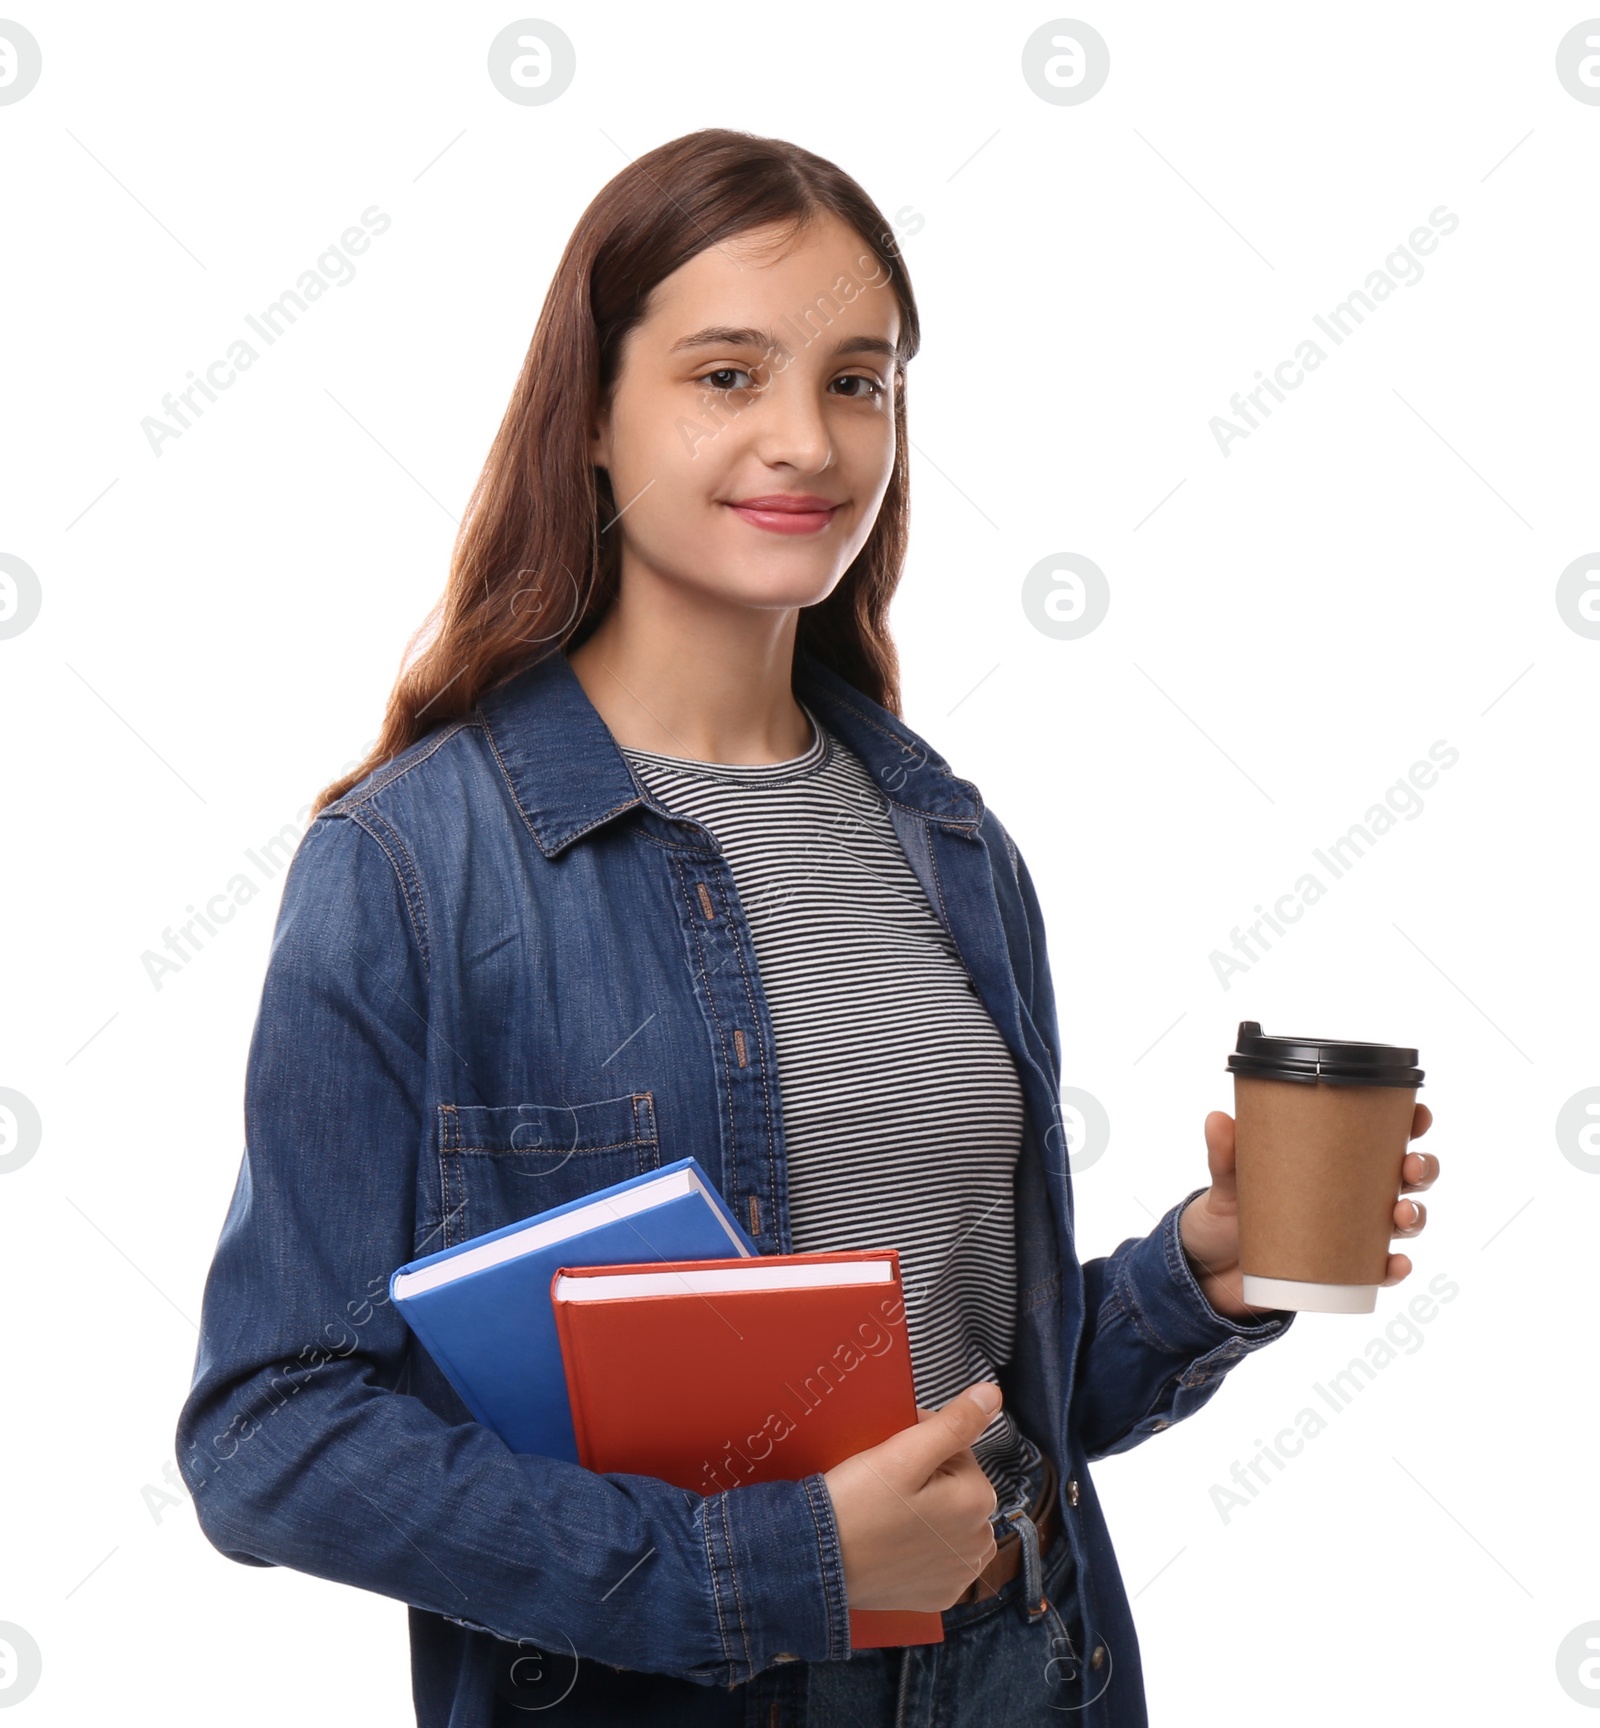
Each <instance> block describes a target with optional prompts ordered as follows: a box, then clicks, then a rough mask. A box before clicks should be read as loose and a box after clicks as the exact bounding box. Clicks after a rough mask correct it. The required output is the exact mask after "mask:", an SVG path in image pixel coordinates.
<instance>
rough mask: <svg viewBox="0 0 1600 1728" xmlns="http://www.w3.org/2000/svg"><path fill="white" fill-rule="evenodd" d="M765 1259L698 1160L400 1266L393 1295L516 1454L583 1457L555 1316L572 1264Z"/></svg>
mask: <svg viewBox="0 0 1600 1728" xmlns="http://www.w3.org/2000/svg"><path fill="white" fill-rule="evenodd" d="M759 1254H760V1250H759V1249H758V1248H757V1247H756V1245H755V1243H754V1242H753V1241H751V1239H750V1237H749V1236H748V1235H746V1233H745V1232H744V1230H742V1229H741V1228H740V1225H739V1220H738V1219H737V1218H735V1217H734V1215H733V1213H732V1211H731V1210H730V1209H729V1207H728V1204H727V1202H726V1201H725V1200H724V1199H723V1198H722V1196H721V1195H720V1194H719V1193H718V1192H717V1190H716V1189H715V1188H714V1187H713V1186H712V1184H711V1182H710V1181H709V1180H708V1179H707V1177H706V1173H705V1171H704V1170H702V1169H701V1168H700V1165H699V1164H698V1163H697V1162H696V1160H695V1159H694V1158H692V1157H691V1158H679V1159H678V1160H677V1161H676V1162H674V1163H671V1164H663V1165H662V1166H661V1168H660V1169H659V1170H648V1171H646V1172H645V1173H644V1174H643V1175H641V1176H630V1177H629V1178H628V1179H627V1180H626V1181H623V1182H613V1183H612V1184H611V1186H610V1187H609V1188H597V1189H596V1190H595V1191H594V1193H592V1194H581V1195H579V1197H578V1198H577V1199H576V1200H568V1201H566V1202H565V1203H564V1204H563V1205H560V1206H552V1207H550V1208H549V1210H548V1211H544V1212H536V1213H535V1214H534V1215H533V1216H532V1217H531V1218H522V1219H519V1220H518V1221H517V1222H516V1223H515V1224H507V1225H504V1226H503V1227H502V1228H500V1229H499V1230H490V1231H488V1232H487V1233H486V1234H484V1235H482V1236H474V1237H472V1238H471V1239H470V1240H469V1241H466V1242H458V1243H457V1244H456V1245H455V1247H453V1248H445V1249H441V1250H440V1252H439V1253H437V1254H428V1255H425V1256H424V1257H423V1258H422V1259H420V1260H412V1261H410V1262H409V1263H408V1264H406V1265H404V1266H402V1267H400V1268H399V1269H398V1271H396V1272H394V1273H393V1274H392V1275H391V1277H390V1279H389V1297H390V1300H391V1301H392V1302H393V1303H394V1305H395V1307H396V1308H397V1309H398V1310H399V1312H400V1315H401V1317H402V1318H403V1319H404V1320H405V1322H406V1324H407V1325H408V1326H409V1327H410V1328H411V1330H412V1331H413V1332H414V1333H415V1334H416V1335H417V1337H418V1338H420V1339H421V1340H422V1343H423V1344H424V1346H425V1347H426V1348H427V1352H428V1354H429V1355H430V1356H431V1357H432V1358H433V1359H434V1361H435V1362H437V1363H438V1365H439V1367H440V1369H441V1371H442V1372H443V1374H444V1376H445V1378H446V1379H447V1380H448V1381H449V1382H450V1384H451V1385H452V1386H454V1387H455V1389H456V1391H457V1392H458V1393H460V1395H461V1401H462V1403H464V1404H465V1405H466V1407H467V1408H468V1409H469V1410H470V1411H471V1412H472V1414H473V1415H474V1416H475V1417H476V1418H477V1419H478V1420H479V1421H480V1422H482V1423H483V1424H484V1425H485V1426H486V1427H489V1428H492V1429H494V1431H495V1433H496V1434H498V1435H499V1436H500V1438H501V1439H502V1440H504V1441H505V1443H506V1444H507V1445H508V1446H509V1447H510V1448H511V1450H512V1451H513V1452H539V1453H543V1454H544V1455H546V1456H547V1457H551V1458H565V1459H567V1460H568V1461H569V1462H570V1463H573V1464H577V1463H579V1462H581V1460H580V1459H579V1457H578V1442H577V1436H576V1435H575V1434H574V1433H573V1429H572V1410H571V1406H570V1405H569V1404H568V1402H567V1379H566V1371H565V1369H564V1367H563V1365H562V1360H561V1343H560V1340H559V1339H558V1337H557V1335H556V1321H555V1312H554V1310H553V1309H552V1308H551V1306H550V1281H551V1279H552V1278H553V1277H554V1276H555V1274H556V1272H557V1271H558V1270H559V1269H560V1268H561V1267H563V1266H609V1265H613V1264H617V1265H621V1264H629V1265H642V1264H645V1263H648V1262H652V1261H656V1260H724V1259H726V1260H733V1259H740V1258H750V1257H753V1256H758V1255H759Z"/></svg>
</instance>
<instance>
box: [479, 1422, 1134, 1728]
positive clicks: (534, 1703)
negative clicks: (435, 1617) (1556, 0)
mask: <svg viewBox="0 0 1600 1728" xmlns="http://www.w3.org/2000/svg"><path fill="white" fill-rule="evenodd" d="M1026 1446H1027V1449H1028V1458H1029V1466H1028V1469H1027V1472H1026V1476H1025V1479H1024V1483H1023V1492H1022V1497H1021V1498H1020V1499H1019V1500H1018V1501H1017V1502H1016V1503H1015V1504H1013V1505H1012V1506H1009V1507H1002V1508H1001V1509H1000V1510H999V1511H998V1512H997V1513H996V1514H995V1520H994V1523H995V1533H996V1535H997V1536H998V1535H1001V1534H1003V1533H1004V1531H1005V1529H1006V1527H1007V1520H1008V1519H1010V1520H1012V1521H1013V1522H1015V1523H1016V1527H1017V1529H1018V1530H1019V1532H1020V1534H1021V1537H1022V1543H1023V1564H1022V1566H1021V1568H1020V1569H1019V1570H1018V1572H1017V1575H1016V1576H1015V1577H1014V1578H1013V1579H1011V1580H1010V1582H1009V1583H1007V1584H1005V1585H1003V1586H1002V1587H1001V1590H1000V1592H999V1594H998V1595H996V1596H992V1597H990V1598H989V1599H988V1600H987V1601H983V1602H963V1603H959V1604H958V1605H957V1606H956V1607H954V1608H947V1609H946V1610H945V1612H944V1616H943V1619H944V1642H943V1643H940V1644H913V1645H908V1646H905V1647H894V1648H890V1649H885V1650H862V1651H859V1652H858V1653H857V1654H855V1655H853V1656H851V1657H850V1659H849V1660H848V1661H845V1662H793V1663H780V1664H778V1665H777V1666H776V1667H772V1668H768V1669H765V1670H763V1671H762V1672H761V1673H760V1674H757V1675H756V1676H755V1678H754V1679H752V1680H749V1681H746V1682H745V1683H744V1684H743V1685H739V1686H734V1687H706V1686H697V1685H695V1684H694V1683H693V1682H692V1681H687V1680H679V1679H676V1678H674V1677H673V1676H670V1675H663V1674H643V1673H635V1672H632V1671H629V1670H626V1669H616V1668H612V1667H609V1666H608V1665H607V1664H605V1663H603V1662H585V1661H579V1662H577V1663H576V1665H575V1664H574V1663H573V1660H572V1658H571V1657H570V1656H565V1655H558V1654H544V1655H533V1656H530V1655H529V1653H528V1652H526V1651H524V1652H523V1653H522V1657H521V1660H520V1661H519V1660H518V1654H517V1652H516V1651H515V1650H514V1649H513V1648H512V1647H511V1646H509V1645H508V1646H506V1658H507V1659H506V1663H505V1665H504V1671H503V1674H502V1678H501V1682H500V1685H499V1687H498V1689H497V1696H498V1699H499V1702H498V1703H497V1704H496V1714H495V1718H494V1723H495V1728H502V1725H504V1728H510V1724H512V1723H519V1724H542V1723H551V1724H568V1723H572V1724H576V1723H579V1722H581V1723H584V1724H590V1723H596V1724H598V1723H607V1724H609V1723H617V1724H624V1723H642V1722H648V1723H649V1724H650V1728H1028V1725H1029V1724H1033V1723H1041V1724H1042V1723H1060V1722H1063V1721H1067V1720H1069V1718H1070V1716H1071V1714H1072V1713H1073V1712H1075V1711H1080V1710H1081V1709H1082V1708H1083V1706H1084V1704H1085V1702H1086V1701H1088V1700H1090V1699H1093V1698H1095V1697H1097V1696H1098V1695H1099V1694H1100V1693H1101V1692H1102V1691H1103V1690H1104V1688H1105V1687H1106V1685H1107V1684H1108V1683H1109V1681H1110V1678H1111V1662H1110V1660H1109V1657H1108V1656H1107V1654H1106V1653H1105V1652H1104V1651H1102V1652H1101V1656H1100V1662H1101V1666H1100V1667H1099V1668H1098V1669H1096V1668H1094V1667H1093V1666H1092V1664H1091V1663H1090V1662H1089V1661H1086V1660H1085V1656H1086V1652H1085V1651H1084V1650H1083V1643H1084V1637H1083V1631H1082V1621H1081V1618H1080V1616H1079V1613H1078V1600H1077V1592H1076V1589H1075V1587H1074V1579H1073V1573H1072V1554H1071V1549H1070V1547H1069V1545H1068V1543H1067V1540H1066V1536H1065V1534H1064V1532H1062V1531H1060V1530H1058V1531H1057V1532H1056V1538H1055V1541H1054V1543H1053V1544H1052V1545H1051V1547H1050V1549H1049V1551H1048V1553H1045V1554H1043V1555H1041V1554H1040V1552H1039V1543H1038V1533H1037V1531H1036V1530H1035V1529H1034V1526H1033V1523H1032V1521H1031V1520H1030V1519H1029V1518H1028V1515H1027V1510H1026V1508H1027V1506H1028V1505H1029V1503H1030V1501H1031V1500H1032V1498H1033V1497H1034V1494H1035V1492H1036V1490H1037V1488H1038V1486H1039V1484H1040V1483H1041V1482H1042V1480H1043V1478H1044V1473H1045V1469H1046V1466H1045V1464H1044V1462H1043V1460H1042V1458H1041V1456H1040V1454H1039V1451H1038V1448H1037V1447H1035V1446H1034V1445H1033V1443H1032V1442H1031V1441H1027V1442H1026ZM1041 1602H1042V1606H1041Z"/></svg>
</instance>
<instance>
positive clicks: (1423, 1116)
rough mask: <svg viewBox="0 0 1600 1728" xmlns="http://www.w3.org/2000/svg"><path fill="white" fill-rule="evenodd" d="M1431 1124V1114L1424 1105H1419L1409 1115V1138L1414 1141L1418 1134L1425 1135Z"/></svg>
mask: <svg viewBox="0 0 1600 1728" xmlns="http://www.w3.org/2000/svg"><path fill="white" fill-rule="evenodd" d="M1432 1122H1433V1112H1432V1111H1431V1110H1430V1109H1429V1108H1428V1106H1427V1105H1426V1104H1419V1105H1418V1106H1417V1107H1416V1109H1415V1110H1413V1111H1412V1113H1411V1138H1412V1139H1413V1140H1415V1139H1416V1138H1417V1136H1418V1135H1419V1134H1426V1133H1427V1132H1428V1129H1429V1127H1430V1125H1431V1124H1432Z"/></svg>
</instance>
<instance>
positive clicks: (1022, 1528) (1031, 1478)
mask: <svg viewBox="0 0 1600 1728" xmlns="http://www.w3.org/2000/svg"><path fill="white" fill-rule="evenodd" d="M1023 1442H1024V1445H1023V1455H1024V1457H1025V1458H1026V1460H1027V1462H1026V1466H1025V1473H1024V1476H1023V1480H1022V1496H1021V1502H1020V1504H1018V1505H1015V1506H1010V1507H1007V1508H1006V1511H1005V1514H1004V1516H1005V1521H1006V1522H1007V1523H1008V1524H1010V1525H1011V1527H1012V1528H1013V1529H1014V1530H1015V1531H1016V1532H1017V1535H1018V1537H1019V1538H1020V1540H1021V1542H1022V1596H1021V1598H1020V1600H1019V1602H1018V1606H1019V1607H1020V1608H1021V1610H1022V1612H1023V1615H1024V1616H1025V1617H1026V1619H1027V1621H1028V1624H1029V1625H1030V1626H1031V1625H1032V1624H1033V1623H1034V1622H1035V1621H1038V1620H1042V1619H1043V1618H1044V1616H1045V1614H1046V1613H1047V1612H1048V1605H1047V1603H1046V1602H1045V1598H1044V1562H1043V1559H1042V1557H1041V1556H1040V1553H1039V1527H1038V1526H1037V1525H1036V1524H1035V1523H1034V1521H1033V1518H1032V1516H1031V1508H1033V1506H1034V1504H1035V1501H1036V1500H1037V1499H1038V1497H1039V1492H1040V1490H1041V1489H1042V1488H1043V1486H1044V1484H1045V1482H1046V1481H1047V1480H1048V1479H1049V1476H1050V1461H1049V1459H1048V1458H1047V1457H1046V1456H1045V1454H1044V1452H1043V1451H1042V1449H1041V1448H1040V1447H1039V1446H1037V1445H1036V1444H1035V1443H1034V1442H1033V1441H1032V1440H1030V1439H1028V1437H1027V1435H1024V1436H1023ZM1039 1510H1040V1513H1041V1516H1042V1515H1043V1511H1044V1508H1043V1507H1040V1508H1039Z"/></svg>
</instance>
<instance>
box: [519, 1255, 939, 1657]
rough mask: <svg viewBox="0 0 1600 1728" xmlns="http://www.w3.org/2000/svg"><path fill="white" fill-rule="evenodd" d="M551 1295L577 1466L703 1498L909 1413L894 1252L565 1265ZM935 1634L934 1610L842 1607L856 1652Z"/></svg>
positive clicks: (875, 1434)
mask: <svg viewBox="0 0 1600 1728" xmlns="http://www.w3.org/2000/svg"><path fill="white" fill-rule="evenodd" d="M550 1300H551V1304H552V1306H553V1308H554V1312H555V1317H556V1331H557V1334H558V1336H559V1337H560V1340H561V1356H562V1362H563V1365H564V1367H565V1369H566V1376H567V1393H568V1397H569V1399H570V1400H571V1404H572V1425H573V1428H574V1430H575V1431H576V1434H577V1440H578V1461H579V1462H580V1463H581V1464H582V1465H583V1467H584V1468H585V1469H586V1470H595V1471H599V1472H605V1471H620V1472H623V1473H626V1474H631V1475H636V1476H655V1477H659V1478H660V1479H661V1480H662V1481H663V1482H671V1483H672V1484H673V1485H674V1486H675V1487H678V1488H687V1489H690V1490H691V1491H693V1492H694V1493H697V1494H706V1495H710V1494H716V1493H720V1492H721V1491H722V1490H723V1489H725V1488H737V1487H739V1486H741V1485H743V1484H744V1483H747V1482H778V1481H797V1480H798V1479H799V1478H800V1477H802V1476H809V1475H811V1474H812V1472H813V1471H818V1470H830V1469H832V1467H833V1466H834V1465H835V1464H838V1463H840V1462H842V1461H843V1460H844V1459H846V1458H848V1457H850V1456H851V1455H852V1454H853V1453H856V1452H860V1451H863V1450H865V1449H866V1448H867V1447H868V1446H876V1445H877V1444H878V1442H879V1441H881V1440H887V1439H888V1438H889V1436H890V1435H891V1434H895V1433H898V1432H899V1430H900V1429H902V1428H910V1427H913V1426H914V1425H915V1423H916V1421H917V1401H916V1394H915V1391H914V1388H913V1384H912V1377H911V1348H910V1344H909V1342H908V1340H907V1337H906V1321H905V1302H904V1299H903V1296H902V1292H901V1288H900V1258H899V1255H898V1254H897V1253H896V1252H895V1250H894V1249H892V1248H883V1249H871V1250H866V1249H863V1250H859V1251H851V1252H841V1253H836V1254H764V1255H761V1256H760V1257H759V1258H757V1259H749V1260H737V1261H730V1260H670V1261H664V1262H660V1261H658V1262H655V1263H652V1264H650V1265H648V1266H643V1265H615V1266H573V1267H563V1268H561V1269H560V1270H559V1271H558V1272H557V1273H556V1274H555V1276H554V1277H553V1278H552V1279H551V1280H550ZM943 1642H944V1621H943V1619H942V1617H941V1616H940V1615H939V1614H938V1613H937V1612H926V1613H924V1612H915V1611H910V1610H907V1611H901V1610H898V1609H887V1608H870V1609H864V1608H852V1609H851V1610H850V1644H851V1647H852V1648H853V1649H856V1650H874V1649H881V1648H883V1647H884V1646H886V1645H891V1644H941V1643H943Z"/></svg>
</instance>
